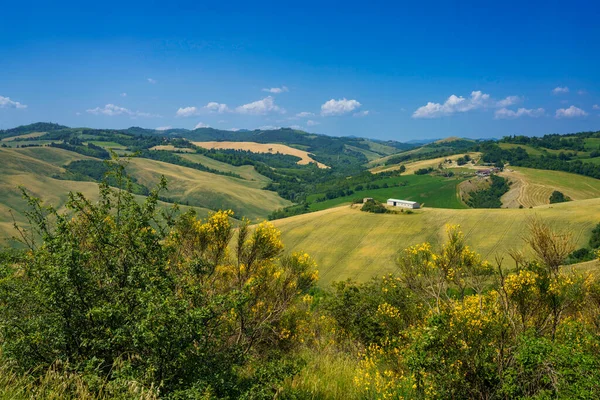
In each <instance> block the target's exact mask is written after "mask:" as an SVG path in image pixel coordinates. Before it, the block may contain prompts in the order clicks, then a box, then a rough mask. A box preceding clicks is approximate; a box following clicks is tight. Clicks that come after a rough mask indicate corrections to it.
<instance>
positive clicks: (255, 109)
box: [235, 96, 285, 115]
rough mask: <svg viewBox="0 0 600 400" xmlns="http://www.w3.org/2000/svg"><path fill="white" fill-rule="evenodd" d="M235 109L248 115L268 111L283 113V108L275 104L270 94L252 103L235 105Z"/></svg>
mask: <svg viewBox="0 0 600 400" xmlns="http://www.w3.org/2000/svg"><path fill="white" fill-rule="evenodd" d="M235 111H236V112H237V113H238V114H248V115H265V114H268V113H270V112H277V113H281V114H284V113H285V110H284V109H283V108H281V107H279V106H278V105H276V104H275V100H274V99H273V97H272V96H267V97H265V98H264V99H262V100H257V101H253V102H252V103H248V104H244V105H243V106H239V107H236V109H235Z"/></svg>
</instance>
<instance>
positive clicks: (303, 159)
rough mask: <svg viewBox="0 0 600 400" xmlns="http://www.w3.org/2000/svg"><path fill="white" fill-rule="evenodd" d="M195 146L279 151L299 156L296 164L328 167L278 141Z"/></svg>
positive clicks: (198, 143) (217, 143) (198, 144)
mask: <svg viewBox="0 0 600 400" xmlns="http://www.w3.org/2000/svg"><path fill="white" fill-rule="evenodd" d="M193 143H194V144H195V145H196V146H199V147H204V148H205V149H234V150H246V151H251V152H253V153H273V154H276V153H281V154H288V155H290V156H295V157H299V158H300V161H298V164H300V165H306V164H309V163H316V164H317V166H318V167H319V168H329V167H328V166H327V165H325V164H323V163H320V162H317V161H315V160H313V159H312V157H311V156H310V154H309V153H308V152H306V151H304V150H299V149H295V148H293V147H290V146H286V145H285V144H279V143H256V142H193Z"/></svg>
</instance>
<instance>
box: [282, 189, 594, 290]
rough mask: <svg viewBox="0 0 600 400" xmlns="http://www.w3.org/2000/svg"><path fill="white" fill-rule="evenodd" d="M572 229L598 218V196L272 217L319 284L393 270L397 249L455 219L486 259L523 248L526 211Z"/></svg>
mask: <svg viewBox="0 0 600 400" xmlns="http://www.w3.org/2000/svg"><path fill="white" fill-rule="evenodd" d="M533 216H538V217H539V218H541V219H542V220H544V221H547V222H548V223H549V224H550V225H552V226H554V227H558V228H560V229H564V230H568V231H571V232H573V234H574V238H575V240H576V242H577V244H578V245H579V246H582V245H584V244H585V243H586V242H587V240H588V239H589V235H590V233H591V230H592V228H593V227H594V226H595V225H596V224H597V223H599V222H600V199H592V200H583V201H578V202H569V203H562V204H553V205H548V206H541V207H537V208H532V209H528V208H525V209H467V210H449V209H433V208H429V209H423V210H420V211H416V212H415V213H414V214H410V215H407V214H405V213H401V214H370V213H366V212H362V211H359V209H358V206H354V207H351V206H341V207H337V208H332V209H328V210H324V211H319V212H315V213H310V214H304V215H299V216H295V217H291V218H286V219H282V220H277V221H274V223H275V225H276V226H277V227H278V228H279V229H281V231H282V235H283V236H282V237H283V241H284V244H285V245H286V248H287V250H288V251H305V252H307V253H308V254H310V255H311V256H312V257H314V258H315V260H316V261H317V263H318V265H319V273H320V277H321V283H322V284H325V285H326V284H328V283H331V282H332V281H338V280H343V279H347V278H352V279H357V280H360V281H365V280H367V279H369V278H370V277H372V276H374V275H381V274H385V273H388V272H394V271H395V264H394V259H395V257H396V255H397V253H398V251H400V250H402V249H405V248H406V247H408V246H411V245H414V244H418V243H422V242H425V241H428V242H431V243H432V244H434V245H435V246H439V244H440V242H441V241H442V240H443V238H444V231H445V225H446V224H449V223H451V224H459V225H460V226H461V228H462V230H463V232H464V233H465V236H466V240H467V243H468V244H469V245H470V246H471V247H473V248H474V250H476V251H477V252H479V253H480V254H481V255H482V256H484V257H485V258H486V259H488V260H490V261H494V257H495V256H496V255H499V256H502V257H504V258H505V265H506V266H507V267H509V266H510V267H512V264H511V263H510V262H509V257H508V255H507V254H506V252H507V251H508V250H509V249H511V248H514V249H524V248H525V245H524V242H523V239H522V238H523V235H525V234H526V232H527V228H526V227H527V219H528V217H533Z"/></svg>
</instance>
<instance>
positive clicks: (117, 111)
mask: <svg viewBox="0 0 600 400" xmlns="http://www.w3.org/2000/svg"><path fill="white" fill-rule="evenodd" d="M86 112H88V113H90V114H94V115H108V116H109V117H114V116H118V115H129V116H130V117H132V118H135V117H159V115H156V114H150V113H146V112H141V111H131V110H130V109H128V108H125V107H119V106H117V105H114V104H107V105H105V106H104V107H96V108H91V109H88V110H86Z"/></svg>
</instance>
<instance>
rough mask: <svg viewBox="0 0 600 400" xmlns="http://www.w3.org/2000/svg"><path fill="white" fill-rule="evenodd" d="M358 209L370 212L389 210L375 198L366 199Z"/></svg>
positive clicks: (382, 212)
mask: <svg viewBox="0 0 600 400" xmlns="http://www.w3.org/2000/svg"><path fill="white" fill-rule="evenodd" d="M360 211H364V212H370V213H373V214H386V213H388V212H389V211H390V210H388V209H387V208H386V207H385V206H384V205H383V204H381V203H380V202H378V201H376V200H367V201H366V202H365V203H363V205H362V207H361V208H360Z"/></svg>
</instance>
